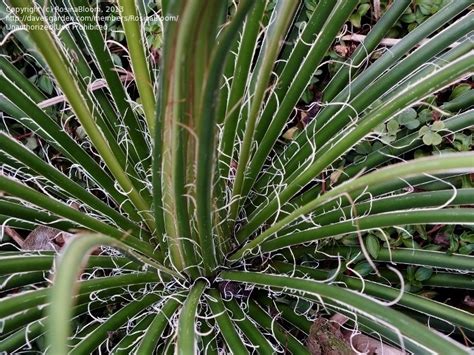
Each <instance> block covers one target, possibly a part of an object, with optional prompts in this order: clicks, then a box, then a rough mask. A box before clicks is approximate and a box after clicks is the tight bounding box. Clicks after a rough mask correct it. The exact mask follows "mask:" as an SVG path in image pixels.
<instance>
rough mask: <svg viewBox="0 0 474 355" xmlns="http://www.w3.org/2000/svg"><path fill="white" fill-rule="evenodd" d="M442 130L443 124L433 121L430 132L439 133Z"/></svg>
mask: <svg viewBox="0 0 474 355" xmlns="http://www.w3.org/2000/svg"><path fill="white" fill-rule="evenodd" d="M442 129H444V123H443V122H442V121H435V122H434V123H433V124H432V125H431V130H432V131H435V132H438V131H441V130H442Z"/></svg>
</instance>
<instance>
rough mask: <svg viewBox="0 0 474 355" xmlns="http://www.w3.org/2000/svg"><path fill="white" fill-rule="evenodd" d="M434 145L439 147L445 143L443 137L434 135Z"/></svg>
mask: <svg viewBox="0 0 474 355" xmlns="http://www.w3.org/2000/svg"><path fill="white" fill-rule="evenodd" d="M431 139H432V143H431V144H432V145H439V144H441V143H442V142H443V137H441V136H440V135H439V134H438V133H434V132H433V133H432V138H431Z"/></svg>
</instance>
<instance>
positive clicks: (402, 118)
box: [397, 107, 417, 124]
mask: <svg viewBox="0 0 474 355" xmlns="http://www.w3.org/2000/svg"><path fill="white" fill-rule="evenodd" d="M416 116H417V113H416V111H415V109H413V108H411V107H410V108H407V109H406V110H403V111H402V112H400V113H399V114H398V115H397V121H398V122H399V123H400V124H405V123H406V122H410V121H413V120H415V119H416Z"/></svg>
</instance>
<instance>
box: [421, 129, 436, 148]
mask: <svg viewBox="0 0 474 355" xmlns="http://www.w3.org/2000/svg"><path fill="white" fill-rule="evenodd" d="M433 134H434V133H433V132H431V131H428V132H426V133H425V134H424V135H423V143H425V144H426V145H432V144H433Z"/></svg>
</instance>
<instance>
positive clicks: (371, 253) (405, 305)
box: [0, 0, 474, 355]
mask: <svg viewBox="0 0 474 355" xmlns="http://www.w3.org/2000/svg"><path fill="white" fill-rule="evenodd" d="M92 3H93V4H92V5H91V2H90V1H87V0H52V1H40V0H4V1H2V2H1V8H0V10H1V12H2V14H3V22H4V25H5V26H6V28H11V31H9V32H8V34H7V37H5V38H4V39H3V41H2V42H3V43H7V42H8V41H10V40H14V41H15V43H16V44H17V45H18V46H19V48H21V51H22V53H23V56H24V58H25V59H26V60H28V61H30V62H33V63H34V65H35V66H36V67H38V68H42V69H43V70H44V72H45V73H46V74H47V75H48V76H49V77H50V78H51V81H52V82H53V83H54V85H53V86H54V90H56V92H57V94H58V95H62V96H58V97H53V98H51V97H45V95H44V93H43V92H41V91H40V90H39V89H38V87H37V86H35V85H33V84H32V83H31V82H30V81H28V79H27V77H26V76H25V74H24V73H23V72H22V71H20V70H18V68H17V67H16V66H15V65H14V58H10V57H9V56H6V55H3V56H2V57H0V88H1V93H2V96H1V101H0V105H1V110H2V111H3V117H4V122H7V123H9V122H10V123H11V122H14V121H15V122H18V123H19V124H21V125H22V126H23V127H24V128H23V129H24V132H30V133H32V134H34V135H35V137H37V139H38V141H39V142H40V144H41V148H37V149H36V150H34V151H31V149H29V148H28V147H27V146H25V144H24V142H21V141H18V140H17V139H15V133H14V132H13V129H10V128H9V127H10V126H9V125H8V124H6V125H5V127H4V128H3V131H2V132H1V133H0V151H1V155H0V157H1V162H2V170H1V171H2V173H1V175H0V190H1V191H2V195H1V197H0V220H1V222H2V224H3V229H2V230H4V231H7V230H10V231H12V233H13V232H15V233H17V234H18V235H17V237H16V239H17V242H19V243H20V244H21V242H22V240H21V238H22V236H25V235H27V234H28V231H31V230H35V229H36V228H37V226H43V227H45V226H46V227H49V228H50V229H52V230H53V231H55V237H57V235H59V234H60V235H61V236H62V239H63V242H64V243H65V246H64V247H62V248H59V247H57V246H56V247H55V248H49V249H50V250H49V251H45V250H37V249H42V248H27V247H26V246H25V245H23V246H22V248H14V247H13V246H14V244H13V241H8V240H7V239H6V238H7V237H6V236H4V240H3V242H4V244H3V246H2V249H1V252H0V265H1V268H0V272H1V287H2V289H1V292H2V299H1V300H0V324H1V327H0V329H1V340H0V350H1V351H3V352H7V353H13V352H21V351H26V350H28V349H30V350H31V349H33V350H37V351H47V352H48V353H50V354H55V355H56V354H66V353H68V352H70V353H73V354H88V353H104V352H105V353H114V354H120V353H131V352H132V353H139V354H151V353H154V352H156V353H171V352H175V353H179V354H193V353H196V352H202V353H210V354H212V353H235V354H243V353H247V352H254V353H261V354H267V353H274V352H282V353H286V352H289V353H294V354H306V353H318V352H317V349H319V351H320V352H322V353H328V352H329V351H339V352H337V353H347V352H348V351H349V352H350V351H352V350H351V349H350V346H348V345H347V344H346V343H344V342H343V345H344V344H345V345H344V346H345V348H340V349H338V348H337V347H336V345H334V344H336V343H337V344H339V342H340V339H339V338H337V337H336V336H335V335H333V334H329V333H336V332H335V331H334V332H333V330H334V329H336V328H335V327H336V326H335V325H330V326H329V328H327V330H326V332H327V333H326V334H322V335H321V334H320V332H323V333H324V329H323V328H321V329H323V330H321V329H319V328H318V329H316V328H317V327H316V325H317V324H321V319H327V318H328V317H330V316H334V315H339V316H341V315H342V316H344V317H345V319H346V323H345V325H344V326H345V327H347V328H350V329H353V330H352V334H353V335H354V334H356V333H357V332H362V333H365V334H369V335H372V336H375V337H376V339H377V340H378V341H380V342H381V343H382V344H391V345H390V346H392V347H395V348H399V349H402V350H406V351H410V352H413V353H420V354H422V353H439V354H464V353H467V352H468V348H467V347H466V344H467V345H469V342H467V343H466V342H465V341H463V339H468V338H469V336H471V335H472V334H473V333H472V331H474V318H473V317H472V315H471V314H470V313H468V312H467V311H465V310H463V309H460V308H456V307H454V306H452V305H449V304H445V303H443V302H439V301H437V300H436V299H432V298H430V297H428V293H426V292H425V293H424V294H417V292H416V289H410V290H408V285H406V282H405V281H406V279H407V273H408V272H409V271H408V269H409V268H410V267H413V266H414V265H415V266H417V267H419V275H418V276H420V277H418V280H420V283H421V286H422V287H423V289H424V290H425V291H426V290H432V291H433V290H434V291H437V290H439V289H441V290H442V292H446V291H443V290H448V291H449V292H453V293H454V292H463V291H462V290H469V289H472V288H473V284H472V278H470V276H469V273H470V272H472V271H474V262H473V258H472V257H470V256H469V255H461V254H456V253H447V252H445V251H433V250H427V249H422V248H420V247H419V246H418V245H416V243H415V242H414V241H413V238H412V236H411V235H410V230H409V226H413V225H414V226H421V225H436V224H443V225H454V226H461V225H470V224H471V225H472V224H473V223H474V210H473V209H472V208H468V207H469V206H472V205H474V190H473V189H470V188H468V185H469V184H467V183H466V182H469V174H470V173H472V172H473V171H474V154H472V153H469V152H467V153H452V154H449V153H442V154H441V153H436V154H432V155H430V156H427V157H421V158H419V157H417V158H415V155H414V154H413V151H414V150H415V149H417V148H419V147H422V146H423V145H424V143H423V137H424V136H423V137H422V135H420V134H418V133H417V132H410V131H407V130H404V131H403V130H402V131H400V132H398V134H396V135H395V136H394V139H392V140H390V142H387V141H382V143H383V144H380V145H379V146H378V148H377V149H374V150H373V151H372V152H370V154H367V155H366V156H364V159H362V160H357V161H353V162H350V161H351V160H348V159H347V157H348V156H350V155H351V154H353V153H354V151H356V150H357V149H358V147H361V146H363V145H364V144H366V143H367V142H369V143H372V142H374V141H377V140H381V135H380V133H379V131H378V130H377V127H380V126H381V125H387V124H388V123H389V122H392V121H394V120H396V119H397V117H400V115H402V114H403V113H404V112H406V110H407V109H410V108H411V107H416V108H418V107H420V106H423V105H429V100H427V98H428V97H430V95H432V94H434V93H436V92H439V91H441V90H444V89H445V88H447V87H449V86H450V85H452V84H453V83H456V82H459V81H461V80H463V79H465V78H468V77H469V76H470V75H472V74H473V72H474V57H473V47H474V41H473V37H472V35H473V29H474V14H473V13H472V0H452V1H445V3H446V4H445V6H444V7H442V8H441V9H440V10H439V11H438V12H437V13H435V14H434V15H432V16H430V17H428V18H427V19H426V20H425V21H424V22H423V23H422V24H420V25H419V26H418V27H416V28H415V29H413V30H412V31H411V32H410V33H409V34H408V35H406V36H405V37H404V38H402V39H401V40H400V41H398V42H397V43H396V44H395V45H394V46H393V47H390V48H385V47H380V46H379V44H380V42H381V41H382V39H383V38H384V36H385V35H386V34H387V33H388V31H389V30H390V28H391V27H392V26H393V25H394V24H395V23H396V22H397V21H398V19H399V18H400V16H402V14H403V12H404V11H405V10H406V9H407V7H408V6H410V3H411V1H409V0H397V1H393V2H391V6H389V7H388V9H387V10H386V11H385V13H384V14H383V16H382V17H381V18H380V19H379V20H378V21H377V23H376V24H375V26H374V27H373V28H372V29H371V31H370V32H369V33H368V34H367V36H366V37H365V39H364V41H363V42H362V43H361V44H360V46H359V47H357V49H356V50H355V51H354V52H353V53H352V54H351V55H350V56H348V58H347V59H346V60H345V61H343V62H341V63H339V66H338V69H337V71H336V73H335V74H334V75H333V76H332V78H331V80H330V81H328V83H326V82H323V81H322V82H321V83H324V85H323V84H316V86H318V85H319V86H318V88H317V89H318V91H320V92H321V93H322V97H321V100H319V101H318V102H315V103H312V104H311V109H310V110H307V109H306V108H305V107H303V106H301V103H300V98H301V97H302V95H303V93H304V92H305V90H306V88H307V87H308V84H309V83H310V82H311V80H312V78H313V75H314V73H315V72H316V71H317V70H318V69H319V68H322V67H324V66H327V65H328V57H327V53H328V50H329V49H330V48H331V46H333V44H334V43H335V41H337V40H338V38H340V36H341V33H342V31H343V28H344V26H345V23H346V22H347V21H348V19H349V18H350V17H351V15H352V14H353V11H354V10H355V9H357V6H358V3H359V2H358V1H357V0H341V1H334V0H319V1H318V2H317V5H316V6H315V7H314V8H312V9H311V11H309V10H308V9H307V8H305V7H304V6H303V3H304V2H303V1H301V2H299V1H288V0H277V1H269V2H267V1H263V0H262V1H251V0H240V1H238V2H235V3H232V4H228V2H227V1H221V0H209V1H199V0H188V1H183V0H169V1H164V0H163V1H162V4H159V5H158V7H157V8H155V10H154V12H153V11H152V12H149V11H147V8H146V7H145V6H143V3H142V2H141V1H138V2H136V3H135V1H132V0H118V1H117V2H116V3H115V4H111V6H114V7H115V6H116V8H117V9H118V10H119V11H120V16H121V19H122V23H121V26H123V31H124V34H125V40H126V44H127V46H126V48H125V47H124V46H122V47H121V48H122V50H126V55H124V58H126V59H124V60H125V62H126V63H127V64H125V65H124V67H120V66H118V65H117V64H116V63H114V57H113V55H112V52H111V50H110V47H111V46H112V45H117V42H114V41H113V40H111V39H110V38H108V37H107V36H106V32H105V30H104V28H103V27H101V26H100V24H102V22H101V23H100V24H99V22H98V21H97V19H98V18H99V16H98V14H99V9H98V6H99V5H98V4H95V2H92ZM161 5H162V7H161ZM58 14H63V15H64V14H67V15H68V17H67V18H65V17H64V16H59V15H58ZM157 15H159V16H161V17H160V18H161V19H162V20H163V21H162V27H161V30H162V32H163V33H162V36H163V37H162V38H163V45H162V48H161V52H160V53H159V58H160V60H159V64H156V60H155V61H153V60H151V57H154V58H155V59H156V53H151V52H150V49H149V45H148V44H147V43H146V37H147V36H146V34H145V27H146V25H147V24H148V22H149V21H150V18H151V17H152V16H154V18H156V17H157ZM307 15H309V18H308V19H306V16H307ZM159 16H158V17H159ZM20 24H23V29H22V30H21V29H20V28H19V27H18V26H19V25H20ZM15 26H17V27H15ZM422 41H424V42H423V45H419V44H420V43H421V42H422ZM381 48H382V49H381ZM384 48H385V49H384ZM329 62H330V64H331V65H332V64H334V63H333V61H332V60H330V61H329ZM470 105H472V93H469V92H467V94H466V95H462V96H460V97H459V98H458V99H457V100H455V101H453V102H449V103H447V104H446V105H444V106H442V107H441V108H439V109H437V112H438V118H437V120H436V122H433V121H431V122H428V124H427V128H426V129H425V131H424V134H427V133H429V132H434V131H436V134H439V135H441V136H442V137H448V138H449V137H450V136H452V134H453V132H459V131H465V132H469V129H472V127H473V125H474V110H472V109H471V110H469V106H470ZM302 111H305V113H306V115H307V116H306V118H305V119H304V120H301V121H299V122H298V124H295V121H298V119H297V118H295V115H300V114H301V112H302ZM306 111H307V112H306ZM298 117H299V116H298ZM441 122H442V125H441V126H440V124H441ZM431 125H437V126H436V127H437V128H436V129H434V128H433V130H430V129H431V128H432V126H431ZM71 127H74V129H71ZM79 130H80V132H82V134H78V133H77V132H78V131H79ZM466 130H467V131H466ZM425 141H426V139H425ZM425 143H426V142H425ZM348 161H349V163H347V162H348ZM460 181H461V182H462V181H464V184H460V183H459V182H460ZM397 231H403V232H404V233H405V234H407V235H408V238H407V241H408V242H406V243H405V244H403V245H399V244H396V245H394V244H393V242H392V239H390V234H391V233H396V232H397ZM375 232H377V233H378V234H377V235H378V236H379V237H380V238H381V239H379V238H377V237H374V234H373V233H375ZM5 234H6V233H5ZM53 239H54V238H51V239H48V241H47V242H53V241H54V240H53ZM25 241H26V239H25V240H24V241H23V242H25ZM345 241H352V243H346V242H345ZM25 244H26V243H25ZM49 244H50V243H49ZM20 246H21V245H20ZM47 246H48V243H46V248H47ZM31 249H34V250H31ZM43 249H44V248H43ZM47 249H48V248H47ZM57 249H61V250H57ZM361 263H362V264H363V265H365V267H366V268H368V272H366V273H362V272H361V270H360V267H358V265H361ZM354 265H356V267H354ZM417 272H418V271H417ZM404 280H405V281H404ZM409 291H412V292H409ZM432 293H433V292H431V294H432ZM318 321H319V323H318ZM320 335H321V336H320ZM331 336H332V337H336V338H337V339H336V340H338V341H339V342H337V341H336V340H334V342H332V338H331ZM308 337H309V338H308ZM328 337H329V341H328V340H326V341H325V340H324V339H327V338H328ZM307 339H308V340H307ZM311 344H312V345H311ZM310 345H311V346H310ZM343 345H341V346H343ZM338 346H339V345H338ZM344 346H343V347H344ZM315 349H316V350H315ZM359 350H360V349H359Z"/></svg>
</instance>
